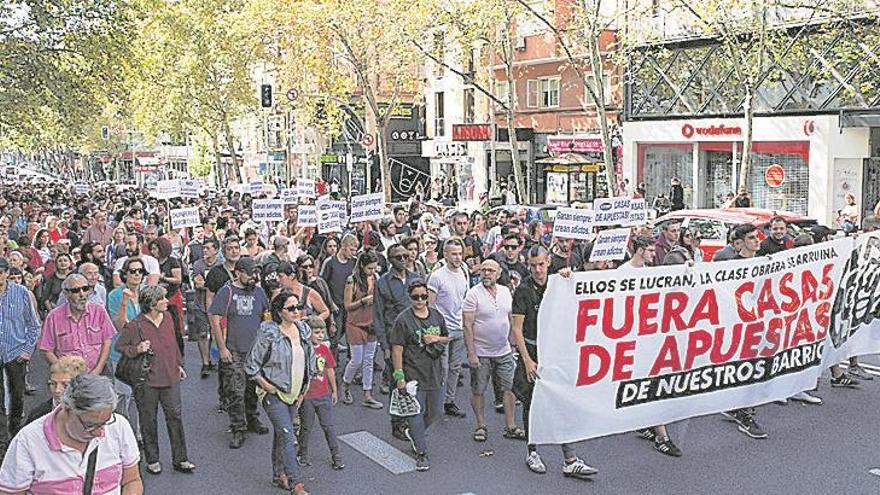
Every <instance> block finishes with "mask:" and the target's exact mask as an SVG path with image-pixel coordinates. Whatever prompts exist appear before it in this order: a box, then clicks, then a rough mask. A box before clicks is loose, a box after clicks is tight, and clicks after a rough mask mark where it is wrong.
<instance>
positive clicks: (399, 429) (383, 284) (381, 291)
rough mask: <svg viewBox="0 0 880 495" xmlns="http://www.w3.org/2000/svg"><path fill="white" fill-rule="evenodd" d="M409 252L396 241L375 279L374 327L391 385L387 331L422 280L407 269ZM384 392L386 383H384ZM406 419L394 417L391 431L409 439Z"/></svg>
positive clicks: (386, 374) (388, 381)
mask: <svg viewBox="0 0 880 495" xmlns="http://www.w3.org/2000/svg"><path fill="white" fill-rule="evenodd" d="M408 257H409V252H408V251H407V250H406V248H404V247H403V246H401V245H400V244H394V245H393V246H390V247H389V248H388V263H389V266H390V269H389V270H388V272H387V273H385V274H384V275H382V276H381V277H379V280H378V281H377V282H376V292H375V294H374V299H373V328H374V329H375V330H376V337H377V338H378V339H379V345H380V346H381V347H382V349H383V351H384V353H385V373H384V376H383V378H384V379H385V381H386V382H387V383H389V384H393V383H394V382H393V377H392V373H391V371H392V369H393V367H392V363H391V346H390V345H389V343H388V333H389V332H390V331H391V328H393V327H394V320H396V319H397V317H398V316H400V313H402V312H403V311H404V310H405V309H407V308H409V307H410V300H409V291H408V290H407V287H409V284H410V283H412V282H414V281H416V280H419V279H420V277H419V275H418V274H417V273H414V272H411V271H409V270H407V269H406V260H407V258H408ZM382 387H383V391H384V390H385V389H384V387H385V385H384V384H383V386H382ZM405 427H406V420H404V419H403V418H400V417H397V416H391V433H392V434H393V435H394V436H395V437H397V438H399V439H401V440H403V439H405V438H406V436H405V435H404V432H403V430H404V429H405Z"/></svg>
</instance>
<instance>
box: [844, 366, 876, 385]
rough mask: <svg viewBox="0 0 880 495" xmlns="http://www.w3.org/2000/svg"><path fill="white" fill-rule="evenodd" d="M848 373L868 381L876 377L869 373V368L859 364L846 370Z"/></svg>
mask: <svg viewBox="0 0 880 495" xmlns="http://www.w3.org/2000/svg"><path fill="white" fill-rule="evenodd" d="M846 374H848V375H849V376H853V377H856V378H858V379H861V380H865V381H868V382H869V381H871V380H873V379H874V377H873V376H872V375H871V374H870V373H868V370H866V369H865V368H862V367H861V366H859V365H855V366H850V367H849V369H848V370H846Z"/></svg>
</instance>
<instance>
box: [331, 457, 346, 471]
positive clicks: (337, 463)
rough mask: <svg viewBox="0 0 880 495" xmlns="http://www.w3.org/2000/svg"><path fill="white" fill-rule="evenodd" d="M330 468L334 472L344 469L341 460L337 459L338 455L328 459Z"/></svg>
mask: <svg viewBox="0 0 880 495" xmlns="http://www.w3.org/2000/svg"><path fill="white" fill-rule="evenodd" d="M330 467H332V468H333V469H334V470H336V471H341V470H343V469H345V464H344V463H343V462H342V458H341V457H339V454H334V455H333V456H332V457H330Z"/></svg>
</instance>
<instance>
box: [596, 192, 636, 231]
mask: <svg viewBox="0 0 880 495" xmlns="http://www.w3.org/2000/svg"><path fill="white" fill-rule="evenodd" d="M631 202H632V199H630V198H596V200H595V201H594V202H593V210H595V211H596V226H597V227H608V226H612V225H629V213H630V203H631Z"/></svg>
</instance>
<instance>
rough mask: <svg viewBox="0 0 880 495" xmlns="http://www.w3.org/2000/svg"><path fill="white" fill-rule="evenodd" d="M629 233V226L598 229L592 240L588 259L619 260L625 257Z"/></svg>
mask: <svg viewBox="0 0 880 495" xmlns="http://www.w3.org/2000/svg"><path fill="white" fill-rule="evenodd" d="M629 234H630V229H629V227H624V228H620V229H607V230H602V231H600V232H599V235H597V236H596V240H595V241H594V242H593V251H592V252H591V253H590V261H620V260H622V259H624V258H626V248H627V245H628V244H629Z"/></svg>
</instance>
